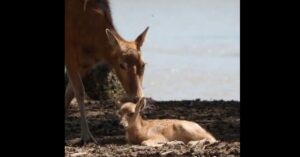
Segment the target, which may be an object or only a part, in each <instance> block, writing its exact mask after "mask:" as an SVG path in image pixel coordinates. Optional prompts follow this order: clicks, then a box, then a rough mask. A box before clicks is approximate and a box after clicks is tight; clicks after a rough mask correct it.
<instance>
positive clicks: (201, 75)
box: [110, 0, 240, 101]
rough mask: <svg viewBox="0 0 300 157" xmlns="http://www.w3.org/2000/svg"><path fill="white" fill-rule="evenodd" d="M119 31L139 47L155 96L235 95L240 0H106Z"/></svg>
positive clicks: (147, 81)
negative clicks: (140, 39)
mask: <svg viewBox="0 0 300 157" xmlns="http://www.w3.org/2000/svg"><path fill="white" fill-rule="evenodd" d="M110 3H111V9H112V16H113V20H114V24H115V27H116V28H117V30H118V32H119V33H120V34H121V36H123V37H124V38H125V39H127V40H134V39H135V38H136V37H137V36H138V35H139V34H140V33H141V32H142V31H143V30H144V29H145V28H146V27H147V26H150V29H149V31H148V34H147V38H146V42H145V43H144V45H143V47H142V51H143V56H144V59H145V61H146V62H147V63H148V64H147V66H146V71H145V75H144V83H143V87H144V92H145V95H146V96H147V97H152V98H153V99H155V100H182V99H197V98H200V99H202V100H214V99H223V100H238V101H239V100H240V59H239V57H240V45H239V43H240V1H239V0H126V1H125V0H111V1H110Z"/></svg>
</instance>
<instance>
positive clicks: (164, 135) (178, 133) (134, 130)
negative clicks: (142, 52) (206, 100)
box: [118, 101, 216, 146]
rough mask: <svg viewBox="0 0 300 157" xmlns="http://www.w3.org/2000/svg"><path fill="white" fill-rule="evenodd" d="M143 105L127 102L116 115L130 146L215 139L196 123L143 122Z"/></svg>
mask: <svg viewBox="0 0 300 157" xmlns="http://www.w3.org/2000/svg"><path fill="white" fill-rule="evenodd" d="M143 107H144V103H141V101H139V102H138V103H137V104H134V103H131V102H127V103H124V104H122V105H121V107H120V110H119V112H118V114H119V115H120V116H121V122H120V124H121V125H122V126H124V128H125V129H126V140H127V142H128V143H131V144H141V145H147V146H159V145H162V144H163V143H167V142H170V141H182V142H184V143H186V144H187V143H189V142H191V143H192V142H196V141H200V140H205V141H208V142H210V143H213V142H215V141H216V139H215V138H214V137H213V136H212V135H211V134H210V133H208V132H207V131H206V130H204V129H203V128H202V127H201V126H199V125H198V124H197V123H194V122H190V121H185V120H176V119H162V120H160V119H157V120H144V119H143V118H142V117H141V116H140V111H141V110H142V109H143Z"/></svg>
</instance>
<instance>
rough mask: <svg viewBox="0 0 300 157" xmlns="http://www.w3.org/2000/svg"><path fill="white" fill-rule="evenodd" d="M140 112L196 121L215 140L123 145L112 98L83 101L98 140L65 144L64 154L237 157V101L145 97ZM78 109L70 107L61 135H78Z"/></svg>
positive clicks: (90, 156) (73, 156)
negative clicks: (83, 143)
mask: <svg viewBox="0 0 300 157" xmlns="http://www.w3.org/2000/svg"><path fill="white" fill-rule="evenodd" d="M147 102H148V104H147V106H146V108H145V110H144V111H143V117H144V118H145V119H157V118H158V119H164V118H166V119H185V120H191V121H194V122H197V123H198V124H200V125H201V126H202V127H204V128H205V129H207V130H208V131H209V132H211V133H212V134H213V135H214V136H215V137H216V139H217V140H219V142H217V143H214V144H211V145H210V144H208V143H204V144H201V143H199V144H197V145H195V146H193V147H191V146H188V145H185V144H183V143H180V142H171V143H167V144H165V145H163V146H162V147H147V146H139V145H129V144H126V141H125V136H124V134H125V133H124V129H123V128H122V127H121V126H120V125H119V121H118V117H117V116H116V110H117V106H116V104H115V103H114V102H113V101H92V100H88V101H86V103H85V104H86V110H87V117H88V120H89V126H90V129H91V132H92V134H93V135H94V136H95V137H96V139H97V141H98V142H99V144H98V145H96V144H88V145H86V146H81V147H80V146H71V145H66V146H65V156H66V157H79V156H80V157H81V156H82V157H110V156H112V157H127V156H130V157H131V156H132V157H158V156H168V157H169V156H170V157H171V156H172V157H173V156H175V157H176V156H186V157H190V156H198V157H202V156H203V157H204V156H205V157H210V156H211V157H214V156H215V157H217V156H218V157H223V156H226V157H239V156H240V102H238V101H201V100H186V101H154V100H152V99H150V98H149V99H148V101H147ZM79 122H80V120H79V108H78V106H77V104H76V103H73V104H72V105H71V107H70V110H69V114H68V117H66V122H65V138H66V140H72V139H75V138H78V137H80V123H79Z"/></svg>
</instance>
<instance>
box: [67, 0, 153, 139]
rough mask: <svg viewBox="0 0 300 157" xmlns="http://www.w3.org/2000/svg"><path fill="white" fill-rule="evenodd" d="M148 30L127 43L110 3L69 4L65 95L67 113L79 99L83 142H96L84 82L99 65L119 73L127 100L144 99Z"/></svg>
mask: <svg viewBox="0 0 300 157" xmlns="http://www.w3.org/2000/svg"><path fill="white" fill-rule="evenodd" d="M147 31H148V27H147V28H146V29H145V31H144V32H143V33H141V34H140V35H139V36H138V37H137V38H136V39H135V40H134V41H127V40H125V39H123V38H122V37H121V36H120V35H119V34H118V33H117V31H116V29H115V27H114V25H113V21H112V17H111V12H110V7H109V3H108V0H65V66H66V69H67V74H68V77H69V83H68V85H67V87H66V93H65V110H66V112H65V113H67V109H68V106H69V104H70V102H71V100H72V99H73V98H74V96H75V98H76V100H77V102H78V104H79V107H80V115H81V118H80V119H81V123H80V124H81V139H80V142H83V144H86V143H87V142H96V140H95V138H94V137H93V135H92V134H91V132H90V130H89V127H88V124H87V120H86V115H85V108H84V95H85V89H84V85H83V83H82V78H83V77H85V76H86V75H87V73H88V72H89V71H90V70H91V69H92V68H93V67H94V65H95V64H97V63H99V62H106V63H107V64H109V65H111V66H112V67H113V69H114V70H115V72H116V75H117V76H118V78H119V80H120V82H121V84H122V86H123V87H124V89H125V91H126V93H127V97H128V98H130V99H133V98H140V97H143V91H142V81H143V73H144V67H145V63H144V60H143V58H142V55H141V46H142V45H143V42H144V39H145V36H146V33H147Z"/></svg>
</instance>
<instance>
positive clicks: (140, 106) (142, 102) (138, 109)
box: [135, 98, 146, 113]
mask: <svg viewBox="0 0 300 157" xmlns="http://www.w3.org/2000/svg"><path fill="white" fill-rule="evenodd" d="M145 106H146V98H141V99H140V100H139V101H138V102H137V104H136V107H135V112H136V113H139V112H141V111H143V109H144V108H145Z"/></svg>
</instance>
